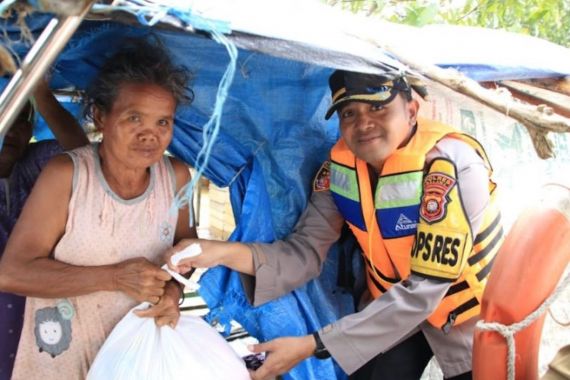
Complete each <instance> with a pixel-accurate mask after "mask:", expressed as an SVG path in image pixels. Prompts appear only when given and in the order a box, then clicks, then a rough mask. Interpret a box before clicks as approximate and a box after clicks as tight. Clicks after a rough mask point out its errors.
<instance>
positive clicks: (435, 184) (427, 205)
mask: <svg viewBox="0 0 570 380" xmlns="http://www.w3.org/2000/svg"><path fill="white" fill-rule="evenodd" d="M455 182H456V181H455V178H453V177H450V176H448V175H447V174H444V173H438V172H435V173H429V174H428V175H427V176H426V177H425V179H424V195H423V196H422V205H421V208H420V215H421V217H422V218H423V219H424V220H425V221H426V222H428V223H434V222H437V221H440V220H442V219H443V218H445V214H446V209H447V207H446V205H447V203H448V202H449V198H448V197H447V194H448V193H449V191H450V190H451V189H452V188H453V186H454V185H455Z"/></svg>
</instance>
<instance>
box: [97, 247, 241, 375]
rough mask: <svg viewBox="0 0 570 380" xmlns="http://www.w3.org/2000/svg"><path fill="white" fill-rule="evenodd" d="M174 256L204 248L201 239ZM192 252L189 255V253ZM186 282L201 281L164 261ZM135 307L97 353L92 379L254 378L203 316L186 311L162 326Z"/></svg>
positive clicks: (182, 256)
mask: <svg viewBox="0 0 570 380" xmlns="http://www.w3.org/2000/svg"><path fill="white" fill-rule="evenodd" d="M194 245H197V244H193V245H192V246H190V247H188V249H186V250H184V251H182V252H179V253H178V254H176V255H174V256H173V257H172V259H173V262H174V260H175V259H176V260H179V259H181V258H184V257H191V256H192V255H193V256H195V255H198V254H200V253H201V249H200V247H199V245H198V246H197V247H194ZM189 255H190V256H189ZM163 268H164V269H165V270H167V271H168V272H169V273H171V274H172V275H173V277H174V278H175V279H176V280H178V281H180V282H182V283H184V284H185V286H186V288H187V289H188V288H190V289H196V288H197V287H198V284H196V283H195V282H193V281H189V280H187V279H185V278H183V277H182V276H180V275H178V274H177V273H174V272H171V271H170V270H168V268H166V266H165V267H163ZM148 306H149V304H148V303H143V304H141V305H139V306H137V307H135V308H133V309H132V310H131V311H129V313H128V314H127V315H126V316H124V317H123V319H122V320H121V321H120V322H119V323H118V324H117V326H115V328H114V329H113V331H112V332H111V334H110V335H109V336H108V337H107V340H106V341H105V343H104V344H103V346H102V347H101V349H100V350H99V353H98V354H97V356H96V357H95V361H94V362H93V364H92V366H91V369H90V370H89V373H88V374H87V380H131V379H132V380H135V379H136V380H183V379H193V380H250V377H249V373H248V371H247V369H246V367H245V363H244V362H243V360H242V359H241V358H240V357H239V356H238V355H237V354H236V353H235V351H234V350H233V349H232V348H231V347H230V345H229V344H228V343H227V342H226V341H225V339H224V338H222V336H221V335H220V334H219V333H218V332H217V331H216V330H215V329H214V328H213V327H211V326H210V325H208V324H207V323H206V322H204V321H203V320H202V318H200V317H195V316H192V315H181V316H180V319H179V321H178V324H177V325H176V328H175V329H173V328H172V327H170V326H162V327H157V326H156V324H155V323H154V319H153V318H140V317H137V316H136V315H135V314H133V311H135V310H138V309H144V308H147V307H148Z"/></svg>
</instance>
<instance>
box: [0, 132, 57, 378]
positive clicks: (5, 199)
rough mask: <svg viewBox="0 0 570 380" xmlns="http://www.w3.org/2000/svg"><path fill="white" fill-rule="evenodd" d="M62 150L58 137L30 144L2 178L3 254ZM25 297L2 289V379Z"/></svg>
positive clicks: (11, 354)
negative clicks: (44, 173)
mask: <svg viewBox="0 0 570 380" xmlns="http://www.w3.org/2000/svg"><path fill="white" fill-rule="evenodd" d="M60 152H61V148H60V147H59V145H58V144H57V142H56V141H54V140H51V141H42V142H39V143H35V144H30V146H29V147H28V150H27V151H26V154H25V155H24V157H23V158H22V159H21V160H20V161H19V162H17V163H16V164H15V165H14V168H13V169H12V174H11V175H10V177H9V178H1V179H0V256H1V255H2V254H3V253H4V248H5V247H6V242H7V241H8V236H9V235H10V232H11V231H12V228H14V225H15V224H16V220H18V216H19V215H20V212H21V211H22V208H23V207H24V203H25V202H26V198H28V195H29V194H30V192H31V191H32V187H33V185H34V183H35V182H36V179H37V178H38V176H39V175H40V171H41V169H42V167H43V166H44V165H45V164H46V163H47V161H48V160H49V159H50V158H51V157H53V156H54V155H56V154H57V153H60ZM24 301H25V299H24V297H19V296H16V295H14V294H9V293H1V292H0V342H1V343H0V380H10V376H11V373H12V366H13V365H14V357H15V355H16V349H17V347H18V340H19V339H20V331H21V329H22V321H23V315H24Z"/></svg>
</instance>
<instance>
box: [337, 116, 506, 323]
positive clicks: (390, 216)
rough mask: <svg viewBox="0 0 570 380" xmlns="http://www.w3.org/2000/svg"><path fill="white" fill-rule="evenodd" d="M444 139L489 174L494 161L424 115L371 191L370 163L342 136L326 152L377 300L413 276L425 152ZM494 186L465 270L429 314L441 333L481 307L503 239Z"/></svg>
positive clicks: (466, 138)
mask: <svg viewBox="0 0 570 380" xmlns="http://www.w3.org/2000/svg"><path fill="white" fill-rule="evenodd" d="M443 137H452V138H456V139H459V140H461V141H464V142H466V143H467V144H469V145H470V146H471V147H472V148H473V149H475V150H476V151H477V153H478V154H479V155H480V156H481V157H482V158H483V160H484V162H485V164H486V166H487V168H488V170H489V175H491V173H492V168H491V165H490V163H489V160H488V158H487V155H486V153H485V151H484V150H483V147H482V146H481V145H480V144H479V142H477V141H476V140H475V139H474V138H472V137H470V136H468V135H465V134H462V133H460V132H458V131H457V130H455V129H453V128H451V127H449V126H446V125H443V124H440V123H437V122H434V121H429V120H424V119H420V120H419V121H418V127H417V130H416V133H415V134H414V136H413V137H412V138H411V139H410V141H409V142H408V144H407V145H406V146H404V147H402V148H399V149H398V150H396V151H395V152H394V153H393V154H392V155H391V156H390V157H389V158H388V159H387V160H386V162H385V163H384V166H383V168H382V172H381V174H380V176H379V178H378V184H377V186H376V189H375V192H374V196H373V194H372V186H371V183H370V176H369V172H368V165H367V163H366V162H365V161H363V160H360V159H358V158H356V157H355V156H354V154H353V153H352V152H351V151H350V149H349V148H348V146H347V145H346V143H345V142H344V140H343V139H340V140H339V141H338V142H337V144H336V145H335V146H334V147H333V148H332V150H331V164H330V191H331V193H332V195H333V198H334V200H335V203H336V205H337V207H338V209H339V211H340V212H341V214H342V215H343V217H344V218H345V220H346V222H347V223H348V225H349V227H350V228H351V230H352V232H353V233H354V235H355V236H356V238H357V240H358V242H359V244H360V246H361V248H362V250H363V256H364V258H365V262H366V279H367V284H368V289H369V290H370V292H371V294H372V296H373V297H374V298H377V297H380V296H381V295H382V294H383V293H385V292H386V291H387V290H388V289H389V288H390V287H391V286H392V285H394V284H396V283H398V282H400V281H401V280H403V279H406V278H407V277H408V276H409V275H410V268H411V253H412V249H413V245H414V242H415V239H416V232H417V225H418V223H419V222H420V218H419V214H420V212H419V210H420V203H421V198H422V189H423V187H422V183H423V182H422V181H423V179H424V175H425V174H426V173H425V159H426V154H427V153H428V152H429V151H430V150H431V149H432V148H433V147H434V146H435V145H436V144H437V142H438V141H439V140H441V139H442V138H443ZM495 187H496V185H495V183H493V182H492V181H491V180H489V194H490V195H491V202H490V206H489V207H488V208H487V210H486V214H485V216H484V218H483V222H482V224H481V227H480V229H479V231H478V233H476V234H475V233H474V234H475V238H473V237H472V236H469V243H470V244H469V246H471V243H472V249H471V251H470V252H469V254H468V255H467V256H466V257H467V263H466V265H465V269H464V270H463V271H462V273H461V275H460V276H459V278H458V279H457V280H455V282H454V283H453V285H452V286H451V287H450V289H449V290H448V292H447V294H446V295H445V297H444V298H443V300H442V301H441V303H440V305H439V306H438V308H437V309H436V310H435V312H434V313H433V314H432V315H431V316H430V317H429V318H428V320H429V322H430V323H431V324H432V325H434V326H436V327H438V328H442V329H443V330H444V331H448V329H449V328H451V326H453V325H454V324H459V323H462V322H464V321H466V320H467V319H469V318H472V317H474V316H476V315H478V314H479V312H480V302H481V297H482V294H483V290H484V287H485V283H486V281H487V277H488V275H489V272H490V270H491V267H492V264H493V259H494V257H495V255H496V253H497V251H498V250H499V247H500V245H501V242H502V240H503V229H502V225H501V220H500V213H499V210H498V208H497V207H496V204H495V203H496V202H495V193H494V190H495ZM380 198H382V199H383V200H382V201H379V199H380ZM465 220H467V219H466V218H465ZM466 229H468V230H470V227H468V228H466Z"/></svg>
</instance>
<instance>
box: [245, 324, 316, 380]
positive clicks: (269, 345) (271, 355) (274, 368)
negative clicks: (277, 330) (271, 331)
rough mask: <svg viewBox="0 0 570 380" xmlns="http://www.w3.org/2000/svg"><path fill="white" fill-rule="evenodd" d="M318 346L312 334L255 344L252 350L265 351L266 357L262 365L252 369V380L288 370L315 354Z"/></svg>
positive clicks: (262, 379) (258, 379) (262, 378)
mask: <svg viewBox="0 0 570 380" xmlns="http://www.w3.org/2000/svg"><path fill="white" fill-rule="evenodd" d="M316 347H317V344H316V342H315V338H313V336H312V335H306V336H301V337H285V338H277V339H274V340H270V341H269V342H265V343H260V344H254V345H252V346H251V348H250V351H252V352H255V353H259V352H265V353H266V359H265V362H264V363H263V365H262V366H261V367H259V368H258V369H257V370H255V371H250V375H251V378H252V380H268V379H272V378H274V377H275V376H277V375H281V374H283V373H285V372H288V371H289V370H290V369H291V368H293V367H295V366H296V365H297V364H298V363H299V362H300V361H302V360H305V359H307V358H308V357H310V356H311V355H313V352H315V348H316Z"/></svg>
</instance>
